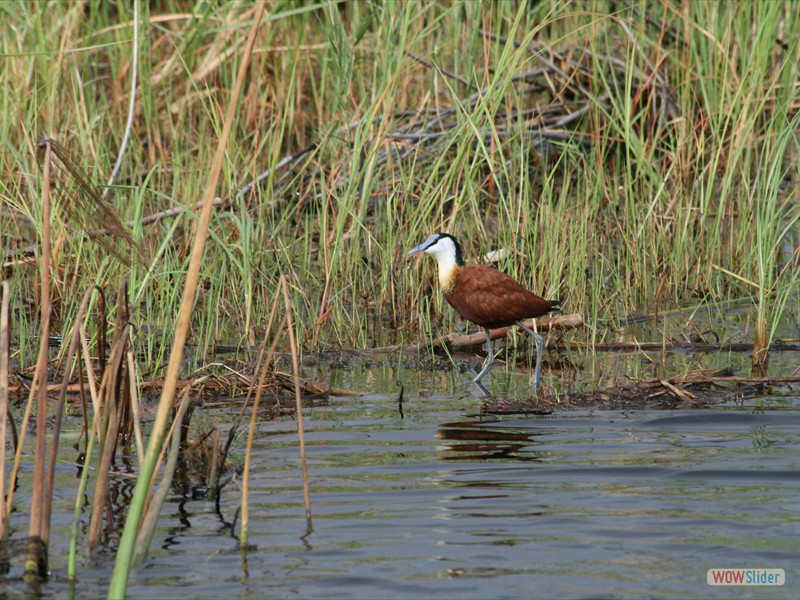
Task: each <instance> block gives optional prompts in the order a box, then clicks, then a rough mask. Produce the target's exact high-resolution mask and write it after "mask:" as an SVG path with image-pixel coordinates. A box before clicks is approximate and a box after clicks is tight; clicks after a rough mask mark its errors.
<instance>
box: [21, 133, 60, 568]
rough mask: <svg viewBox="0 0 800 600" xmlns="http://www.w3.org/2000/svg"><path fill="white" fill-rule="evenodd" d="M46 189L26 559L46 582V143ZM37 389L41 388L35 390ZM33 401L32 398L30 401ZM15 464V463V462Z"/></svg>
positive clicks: (46, 193)
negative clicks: (43, 522) (32, 461)
mask: <svg viewBox="0 0 800 600" xmlns="http://www.w3.org/2000/svg"><path fill="white" fill-rule="evenodd" d="M44 143H45V151H44V189H43V191H42V262H41V267H40V268H41V298H40V302H41V304H40V310H41V313H40V314H41V330H40V332H39V335H40V339H39V358H38V360H37V362H36V373H35V374H34V377H33V381H34V386H32V387H31V396H32V395H33V390H34V389H37V391H38V409H37V413H36V414H37V417H36V444H35V459H34V464H33V486H32V487H33V489H32V492H31V515H30V525H29V527H28V554H27V557H26V560H25V576H26V577H28V578H30V579H43V578H45V577H46V576H47V542H46V541H45V540H44V539H42V514H43V511H44V496H45V494H46V490H45V480H44V478H45V472H44V467H45V462H44V461H45V452H46V450H47V363H48V360H47V359H48V342H49V337H50V191H51V183H52V182H51V180H50V171H51V158H52V156H53V145H52V144H51V143H49V141H48V140H45V142H44ZM35 386H38V388H35ZM31 399H32V398H31ZM18 456H19V453H18ZM15 465H16V462H15Z"/></svg>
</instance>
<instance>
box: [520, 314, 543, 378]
mask: <svg viewBox="0 0 800 600" xmlns="http://www.w3.org/2000/svg"><path fill="white" fill-rule="evenodd" d="M517 325H519V326H520V327H522V328H523V329H524V330H525V331H527V332H528V333H529V334H530V335H531V336H533V339H534V340H535V341H536V370H535V371H534V373H533V393H534V394H537V393H539V380H540V379H541V377H542V350H543V348H544V339H542V336H540V335H539V334H538V333H536V332H535V331H533V330H532V329H529V328H527V327H525V325H523V324H522V323H521V322H520V321H517Z"/></svg>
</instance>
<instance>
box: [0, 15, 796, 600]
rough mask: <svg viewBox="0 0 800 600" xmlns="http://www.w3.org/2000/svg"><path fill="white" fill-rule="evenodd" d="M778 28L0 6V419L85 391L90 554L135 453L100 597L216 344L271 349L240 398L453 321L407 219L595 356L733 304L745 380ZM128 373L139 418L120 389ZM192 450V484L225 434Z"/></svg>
mask: <svg viewBox="0 0 800 600" xmlns="http://www.w3.org/2000/svg"><path fill="white" fill-rule="evenodd" d="M262 12H263V15H262ZM798 19H800V15H799V14H798V11H797V10H796V5H795V4H794V3H793V2H791V1H789V0H787V1H784V2H780V1H776V2H752V3H736V4H733V3H724V2H720V3H712V2H669V1H664V2H659V3H656V2H634V3H631V4H630V5H627V4H620V3H616V2H603V1H588V0H587V1H585V2H549V3H529V2H497V3H485V4H483V3H476V2H471V1H468V0H453V1H452V2H432V3H425V4H421V3H415V2H397V3H395V2H387V3H360V2H358V3H333V2H319V3H313V2H312V3H306V4H302V3H300V4H295V3H279V2H275V3H271V2H270V3H266V4H261V3H257V4H250V3H231V4H199V5H196V6H195V5H193V4H190V5H188V6H187V5H185V4H184V3H182V2H177V1H175V2H173V1H170V0H164V1H163V2H156V3H139V2H134V3H117V4H112V3H92V2H74V3H53V4H51V5H48V6H47V9H46V10H39V11H35V10H28V7H27V5H26V4H24V3H17V4H3V5H2V6H0V33H2V35H0V47H1V48H2V56H0V61H2V63H1V64H0V91H1V92H2V93H1V94H0V115H2V118H0V137H1V138H2V139H3V140H4V142H5V143H4V144H3V147H2V149H0V199H1V200H2V203H0V257H2V261H3V275H2V278H3V279H4V280H5V281H3V286H2V288H1V289H2V301H3V305H2V313H1V314H2V315H3V318H2V321H3V322H2V323H0V334H1V335H0V378H2V379H3V380H2V381H0V409H3V413H4V414H5V413H6V410H5V408H4V407H5V406H6V404H5V403H6V396H7V390H8V386H9V373H11V372H16V373H19V374H20V375H24V374H26V373H34V372H35V373H36V374H34V383H33V385H32V386H31V388H30V401H29V402H28V404H27V405H26V407H25V409H24V410H25V414H26V417H25V422H27V418H28V417H27V415H29V414H30V413H31V412H32V410H33V408H34V402H33V399H34V394H38V396H37V397H38V405H36V410H37V412H36V414H37V422H38V423H44V422H46V421H47V417H48V406H47V395H46V390H47V386H46V385H44V383H46V382H47V381H48V380H52V379H53V378H54V377H55V376H56V375H57V376H58V377H61V378H62V381H63V384H62V397H61V401H60V403H59V404H58V406H59V408H58V410H59V412H58V413H57V414H58V415H59V416H60V414H61V413H60V411H61V410H62V407H63V390H65V389H66V386H68V385H70V384H74V383H75V380H76V379H77V381H78V384H79V387H80V389H81V390H83V389H84V382H86V384H85V386H86V389H88V390H89V392H90V395H91V408H92V410H91V411H89V410H88V408H89V403H87V402H85V398H84V405H85V406H87V411H86V415H85V417H84V418H85V422H86V426H85V431H86V433H85V435H84V438H85V439H84V440H83V441H84V444H85V448H86V453H87V455H88V456H87V458H86V460H87V461H89V460H91V456H90V455H91V452H92V451H93V450H94V445H95V444H96V445H97V449H96V452H97V453H98V455H99V458H98V457H95V458H94V461H96V462H95V464H96V469H97V477H96V478H95V484H94V485H95V488H94V492H93V494H92V499H93V500H92V501H93V503H94V507H93V509H92V511H91V513H92V515H93V516H92V522H91V526H90V528H89V530H90V533H89V539H88V540H87V541H86V545H87V547H94V546H96V545H97V544H99V543H106V544H111V545H115V543H116V542H115V540H114V539H113V536H114V535H115V532H118V530H119V527H120V526H121V525H120V524H117V525H116V528H115V526H110V527H109V521H110V520H111V519H110V516H109V515H110V512H107V513H104V510H109V509H108V508H107V507H108V505H107V502H106V498H107V487H106V486H107V474H108V473H109V471H110V470H111V465H112V464H113V463H114V456H115V452H116V449H117V447H118V443H119V442H120V441H124V442H125V443H126V444H130V443H133V445H134V446H135V448H136V450H135V452H136V454H135V456H136V457H137V460H138V463H137V469H140V470H141V472H142V473H143V477H142V478H141V479H140V480H139V481H138V482H137V489H136V493H135V498H136V499H135V508H134V509H133V510H132V514H133V517H132V518H131V517H130V516H129V517H128V518H127V519H126V521H125V526H124V533H123V534H122V546H121V548H124V550H122V551H121V552H120V554H119V556H121V558H120V560H119V561H118V566H120V565H122V566H121V567H120V568H121V569H122V570H121V571H119V572H115V580H114V584H113V587H112V590H113V592H112V595H117V596H120V595H124V590H125V584H126V580H127V572H128V569H130V567H131V565H132V564H133V562H134V561H135V560H140V559H141V557H142V556H143V554H144V552H146V546H147V544H148V541H149V537H148V535H149V534H148V532H147V529H146V528H145V529H143V530H140V529H139V527H138V525H139V522H140V520H141V521H142V522H144V523H150V526H151V527H152V523H153V515H154V514H155V515H157V509H158V506H159V502H160V501H161V500H163V493H164V491H165V490H166V489H167V487H168V485H169V481H170V474H171V472H172V470H174V468H175V456H176V453H177V452H178V451H179V449H180V447H181V446H180V442H181V440H183V442H185V441H186V439H187V437H186V435H185V427H184V426H182V425H181V424H185V422H186V419H188V418H189V416H190V415H191V408H190V406H188V405H187V402H188V401H187V400H186V399H187V398H188V397H189V392H188V391H187V390H189V387H185V388H184V391H183V392H182V398H183V399H184V401H182V402H181V403H180V409H179V410H178V411H177V412H176V413H173V404H174V395H175V393H176V391H177V389H178V385H179V380H180V378H181V377H186V375H187V373H189V372H192V371H194V370H195V369H198V368H200V367H203V366H204V365H207V364H208V363H209V362H211V355H212V353H213V351H214V348H215V347H217V346H218V345H219V344H220V343H221V342H224V343H227V344H233V345H234V346H237V347H241V348H256V347H258V346H261V347H262V355H261V357H260V358H259V360H258V365H262V359H263V349H264V348H266V347H267V346H271V350H270V352H269V354H268V357H267V358H266V359H264V360H263V365H264V366H263V367H259V368H262V371H261V373H260V376H259V377H255V376H253V380H256V379H258V380H259V381H260V383H259V384H258V390H259V392H258V394H257V396H258V397H260V394H261V389H262V388H263V386H264V377H265V373H266V369H267V365H269V364H270V361H271V360H272V357H273V354H274V352H275V348H281V349H282V350H283V351H284V352H287V350H288V351H290V352H287V354H288V355H289V356H291V358H292V367H293V375H292V379H291V381H292V388H293V390H294V392H295V397H296V398H299V394H300V392H299V389H300V388H299V385H300V383H299V373H298V370H299V365H298V363H297V358H298V356H299V355H300V356H302V354H303V353H304V352H311V351H317V350H326V349H330V348H356V349H367V348H376V347H385V346H387V345H394V346H402V345H405V347H408V345H410V344H417V345H418V346H417V348H419V349H421V351H423V352H425V351H426V349H427V348H429V347H431V345H430V344H419V342H420V340H421V339H424V340H427V339H429V338H430V336H431V334H432V333H433V334H435V335H437V336H438V335H443V334H446V333H447V332H450V331H452V330H453V329H454V323H453V314H452V312H451V311H450V310H449V309H448V308H447V307H446V306H444V305H443V302H442V300H441V298H440V297H439V296H438V295H437V294H436V293H435V287H436V284H435V281H434V279H435V278H434V277H433V271H432V266H431V265H430V264H421V265H418V264H416V263H410V262H409V263H407V262H405V261H404V260H403V257H404V254H405V251H406V250H407V249H408V248H410V247H412V246H414V245H416V244H417V243H418V242H419V241H420V240H421V239H424V238H425V237H426V236H427V235H428V234H429V233H431V232H432V231H448V232H450V233H453V234H454V235H456V236H457V237H458V238H459V239H460V240H461V241H462V243H463V245H464V246H465V250H466V253H467V255H468V256H469V257H471V258H472V259H473V260H482V259H483V258H485V257H487V256H489V255H491V256H492V257H493V260H494V261H495V262H496V263H497V265H498V266H499V267H500V268H502V269H503V270H505V271H506V272H508V273H509V274H511V275H513V276H515V277H516V278H517V279H519V280H520V281H523V282H525V284H526V285H527V286H528V287H529V288H531V289H533V290H534V291H536V292H538V293H542V294H543V295H545V296H547V297H559V298H561V299H562V304H564V305H565V306H566V307H567V308H568V311H569V312H570V313H577V314H579V315H580V316H581V317H582V322H583V323H584V324H585V327H584V328H583V329H575V330H570V331H569V332H566V333H565V334H564V335H565V337H566V340H565V345H566V346H567V347H569V348H572V351H586V352H591V351H592V348H593V347H597V346H596V344H599V343H612V344H613V343H616V342H619V338H620V336H621V335H622V336H623V337H624V328H625V325H626V323H630V322H632V321H631V319H632V317H635V316H636V315H649V316H651V317H652V318H653V319H654V321H655V323H656V324H657V327H659V328H660V329H659V331H660V337H658V339H654V340H649V341H651V342H658V341H661V340H662V339H663V340H667V339H670V338H672V335H671V329H670V328H671V327H675V323H676V320H677V321H683V322H684V324H686V323H688V324H690V325H691V323H692V321H693V318H694V317H693V315H694V314H695V311H696V310H698V309H700V308H702V309H703V310H705V311H711V312H715V314H716V315H717V317H718V318H719V319H720V320H724V319H725V318H726V310H727V307H728V306H731V305H733V304H735V305H737V306H745V307H748V308H749V309H751V312H752V314H753V319H752V323H753V325H752V326H751V327H746V328H744V329H743V334H742V336H743V337H742V338H741V339H726V340H716V342H717V343H718V344H736V343H747V344H750V346H751V347H752V351H753V364H754V367H755V368H756V370H760V371H762V372H765V370H766V365H767V358H768V350H769V348H770V346H771V345H772V344H773V343H774V342H775V341H776V339H777V338H778V337H779V332H780V331H782V330H789V331H791V330H793V329H794V330H796V328H797V325H798V322H799V321H798V319H800V305H799V303H798V281H800V277H799V276H798V273H800V269H798V266H800V259H799V258H798V253H800V250H798V248H799V247H800V244H799V242H800V203H798V193H797V190H798V188H797V184H798V180H800V160H798V157H799V156H800V153H799V152H798V138H797V135H798V125H800V116H799V115H800V110H798V109H800V73H798V69H800V23H798ZM248 33H250V36H249V37H248ZM251 49H252V52H251ZM131 90H135V92H133V93H132V92H131ZM40 134H45V137H44V138H40V137H39V136H40ZM37 140H39V141H37ZM43 151H44V152H46V153H47V157H46V158H44V159H42V152H43ZM53 155H54V156H55V158H52V156H53ZM37 156H38V158H37ZM114 163H116V164H117V165H119V168H117V167H114V166H112V164H114ZM112 173H114V175H112ZM495 251H498V252H495ZM81 297H83V298H84V301H83V302H82V303H81V302H78V298H81ZM105 298H117V300H116V302H115V309H114V318H113V320H112V319H111V317H110V316H109V315H107V314H106V309H105ZM273 307H277V308H276V309H275V310H277V311H283V314H279V315H278V316H277V317H276V316H275V313H274V311H273V310H272V308H273ZM676 314H677V316H676ZM87 315H100V316H99V317H97V321H96V324H95V326H94V327H88V328H87V323H88V322H89V317H88V316H87ZM270 315H271V316H270ZM274 323H282V325H279V326H277V327H273V324H274ZM787 323H789V326H788V327H787V325H786V324H787ZM87 329H88V331H87ZM50 332H53V333H55V334H58V335H59V336H61V339H62V340H64V343H62V344H61V345H60V346H59V347H58V348H55V349H50V348H49V346H48V338H49V336H48V334H49V333H50ZM621 332H622V333H621ZM106 339H109V340H111V341H110V343H109V344H107V343H106ZM67 340H70V342H67ZM187 343H191V344H193V345H194V346H195V347H196V349H197V351H196V352H194V353H192V355H191V356H190V357H189V358H188V360H185V361H184V360H183V358H184V348H185V345H186V344H187ZM665 343H666V342H665ZM78 345H80V347H81V352H80V353H78ZM9 348H10V350H11V351H10V353H9V352H8V350H9ZM576 348H577V350H576ZM584 349H585V350H584ZM76 356H77V357H78V358H77V359H76ZM273 363H274V360H273ZM256 366H257V365H256ZM254 368H255V366H254ZM272 368H273V369H274V364H273V367H272ZM762 374H763V373H762ZM210 377H213V375H210ZM154 380H158V381H159V382H163V384H164V389H163V392H162V397H161V403H160V405H159V409H158V413H157V414H158V416H157V419H156V424H155V425H154V427H153V428H152V430H151V431H147V432H145V431H143V428H142V425H141V423H140V421H139V418H138V411H139V408H138V406H139V404H138V395H139V392H140V391H141V389H142V387H143V386H144V385H146V384H147V383H148V382H152V381H154ZM664 381H666V379H664ZM654 385H656V384H654ZM657 385H660V386H661V388H664V389H669V386H672V387H675V384H674V383H669V382H667V383H666V384H663V383H662V382H661V380H659V381H658V382H657ZM276 388H277V384H276ZM686 397H687V398H689V396H686ZM51 410H52V409H51ZM298 410H299V403H298ZM12 412H13V411H12ZM90 413H91V414H90ZM298 416H300V413H298ZM57 420H58V419H57ZM7 424H10V425H11V427H6V425H7ZM12 430H13V431H16V429H15V427H14V421H13V420H9V421H8V423H4V424H3V426H2V427H0V431H8V432H11V431H12ZM20 431H22V432H24V431H25V427H22V428H21V429H20ZM44 432H45V428H39V430H37V436H38V437H37V441H36V444H37V446H36V447H37V452H36V461H35V465H34V466H33V472H34V473H35V477H34V481H35V482H36V483H35V489H34V501H33V503H32V506H31V526H30V536H29V537H30V539H31V540H34V541H35V542H36V544H39V543H40V541H41V542H43V545H42V544H40V545H39V546H37V547H34V546H33V545H32V546H31V550H30V553H29V559H28V563H29V569H28V571H29V573H30V574H31V576H32V577H34V578H35V577H43V576H45V574H46V564H47V560H46V543H47V533H48V530H47V528H48V525H47V521H48V517H47V516H46V515H47V513H48V512H49V510H50V508H49V505H48V503H47V490H48V486H49V488H50V489H52V485H53V483H52V479H49V480H48V479H47V477H46V475H48V474H49V475H50V476H52V472H53V469H54V468H55V459H54V458H51V462H50V465H49V467H48V466H47V464H46V462H45V456H46V453H45V452H44V451H43V450H44V449H45V448H46V447H47V446H46V445H47V444H48V443H50V444H51V446H50V448H51V450H52V452H53V454H52V455H51V456H52V457H55V451H56V450H55V449H57V447H58V435H57V433H56V435H55V436H54V438H53V439H51V440H50V441H49V442H48V441H47V440H46V439H45V434H44ZM251 435H252V427H251ZM203 439H204V440H206V441H207V442H208V447H209V448H210V449H209V450H208V455H209V456H213V459H211V463H212V467H211V469H210V475H209V481H210V482H212V485H211V487H212V488H213V489H216V490H217V491H218V490H219V486H220V484H219V481H220V472H219V469H221V468H222V463H224V462H225V455H226V453H227V450H228V449H229V448H230V439H229V441H228V443H227V444H226V445H225V446H224V448H223V446H222V442H221V440H220V436H219V432H216V433H212V432H209V433H208V434H206V435H204V436H203ZM14 442H15V448H16V449H17V458H16V461H15V465H14V467H13V470H12V473H11V474H10V480H6V481H0V483H2V484H3V486H4V489H7V490H10V491H13V484H14V482H15V477H16V472H17V468H18V465H19V460H20V458H19V457H20V452H21V448H22V442H21V441H18V440H15V441H14ZM40 451H41V452H40ZM162 461H163V462H164V463H165V464H166V465H167V467H166V468H164V469H160V468H159V467H158V465H160V464H162ZM87 464H88V463H87ZM157 473H161V475H162V480H161V484H160V486H159V488H158V490H157V491H155V492H154V491H153V490H154V488H155V484H154V477H155V476H156V474H157ZM0 475H3V476H9V474H7V473H5V472H4V470H0ZM83 475H84V478H83V480H82V483H81V486H82V487H81V493H80V495H79V496H78V497H79V498H80V499H82V498H83V495H82V494H83V491H82V490H83V489H84V487H83V486H85V485H87V481H86V477H87V471H84V472H83ZM307 497H308V496H307ZM12 502H13V494H12V493H9V494H8V498H7V503H6V505H5V506H4V507H3V521H2V524H3V530H4V531H3V533H4V535H5V533H6V532H7V517H8V515H9V514H10V512H9V511H10V506H11V503H12ZM243 503H244V504H243V505H244V507H245V511H244V513H243V515H244V518H243V522H242V526H243V533H242V538H243V540H245V541H246V527H247V512H246V494H245V498H244V500H243ZM148 506H149V507H150V508H149V509H148ZM104 507H106V508H105V509H104ZM307 513H308V517H309V527H310V506H309V505H308V503H307ZM80 514H81V503H80V500H79V501H76V524H77V519H78V518H79V515H80ZM104 514H105V520H104V517H103V515H104ZM148 515H149V516H148ZM77 530H78V528H77V525H76V527H75V537H74V539H73V556H74V553H75V548H76V547H77V544H78V542H77ZM150 531H152V530H150ZM137 540H138V547H137V546H136V543H137ZM4 547H5V546H4ZM42 548H43V549H44V551H42ZM70 576H74V571H71V572H70Z"/></svg>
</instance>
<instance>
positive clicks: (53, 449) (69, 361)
mask: <svg viewBox="0 0 800 600" xmlns="http://www.w3.org/2000/svg"><path fill="white" fill-rule="evenodd" d="M97 291H100V287H99V286H96V285H95V286H92V287H91V288H89V289H88V290H86V293H85V294H84V295H83V300H82V301H81V304H80V307H79V309H78V312H77V314H76V315H75V323H76V324H75V326H74V327H73V330H72V336H71V339H70V343H69V350H68V351H67V357H66V361H65V363H64V377H63V379H62V381H61V390H60V391H59V395H58V406H57V407H56V418H55V423H54V424H53V434H52V436H51V438H52V439H51V441H50V465H49V470H48V472H47V487H46V489H47V490H48V493H47V494H46V495H45V498H44V513H43V515H42V539H43V540H44V541H45V543H47V542H48V541H49V539H50V516H51V514H52V508H53V489H54V487H53V486H54V485H55V476H56V460H57V458H58V442H59V438H60V434H61V419H62V417H63V414H64V403H65V402H66V399H67V389H68V387H69V381H70V376H71V373H72V366H73V362H74V359H75V353H76V352H77V350H78V343H79V342H80V329H81V328H80V327H79V326H78V323H82V322H83V319H84V317H85V316H86V311H87V310H88V309H89V300H91V297H92V294H93V293H94V292H97ZM101 351H102V350H101Z"/></svg>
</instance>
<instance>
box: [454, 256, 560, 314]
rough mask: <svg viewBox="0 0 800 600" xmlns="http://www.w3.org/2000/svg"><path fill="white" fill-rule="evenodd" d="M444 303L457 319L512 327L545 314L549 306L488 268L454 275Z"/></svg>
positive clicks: (507, 277)
mask: <svg viewBox="0 0 800 600" xmlns="http://www.w3.org/2000/svg"><path fill="white" fill-rule="evenodd" d="M447 301H448V302H449V303H450V304H451V305H452V306H453V308H455V309H456V311H458V313H459V314H461V316H463V317H464V318H465V319H468V320H469V321H472V322H473V323H475V324H477V325H481V326H486V325H493V326H497V325H502V324H508V325H510V324H512V323H513V322H514V321H517V320H519V319H525V318H528V317H536V316H539V315H541V314H544V313H545V312H547V311H548V310H549V309H550V307H551V303H550V302H548V301H547V300H545V299H543V298H539V297H538V296H536V295H534V294H532V293H531V292H529V291H528V290H526V289H525V288H524V287H522V286H521V285H520V284H519V283H517V282H516V281H515V280H514V279H512V278H511V277H509V276H508V275H506V274H505V273H503V272H502V271H498V270H497V269H494V268H492V267H487V266H483V265H472V266H468V267H464V268H463V269H462V270H461V272H460V273H459V274H458V282H457V286H456V289H455V290H454V292H453V293H452V294H450V295H449V296H448V297H447Z"/></svg>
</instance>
